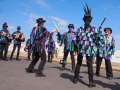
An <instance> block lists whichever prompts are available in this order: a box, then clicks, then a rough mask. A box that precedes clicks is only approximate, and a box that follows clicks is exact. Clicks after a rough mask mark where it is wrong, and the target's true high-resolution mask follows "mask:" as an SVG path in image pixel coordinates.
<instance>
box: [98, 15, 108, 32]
mask: <svg viewBox="0 0 120 90" xmlns="http://www.w3.org/2000/svg"><path fill="white" fill-rule="evenodd" d="M106 18H107V17H105V18H104V20H103V21H102V23H101V25H99V30H101V28H102V25H103V23H104V21H105V20H106Z"/></svg>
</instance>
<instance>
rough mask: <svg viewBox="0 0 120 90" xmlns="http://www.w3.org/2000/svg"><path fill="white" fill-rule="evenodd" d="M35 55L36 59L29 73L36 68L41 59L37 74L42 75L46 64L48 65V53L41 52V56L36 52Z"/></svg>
mask: <svg viewBox="0 0 120 90" xmlns="http://www.w3.org/2000/svg"><path fill="white" fill-rule="evenodd" d="M34 55H35V59H33V60H32V62H31V63H30V65H29V67H28V69H27V71H32V69H33V68H34V67H35V65H36V63H37V62H38V60H39V58H40V57H41V62H40V64H39V66H38V70H37V73H38V74H41V73H42V71H43V69H44V66H45V63H46V52H45V49H42V50H41V56H39V53H38V52H35V54H34Z"/></svg>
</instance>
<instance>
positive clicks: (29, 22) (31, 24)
mask: <svg viewBox="0 0 120 90" xmlns="http://www.w3.org/2000/svg"><path fill="white" fill-rule="evenodd" d="M26 23H28V24H29V27H31V28H32V27H34V26H35V21H34V20H32V18H29V19H28V21H27V22H26Z"/></svg>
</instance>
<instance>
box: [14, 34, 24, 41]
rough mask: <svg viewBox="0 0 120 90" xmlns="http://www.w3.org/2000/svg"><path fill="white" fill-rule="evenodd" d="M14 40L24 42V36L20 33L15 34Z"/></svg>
mask: <svg viewBox="0 0 120 90" xmlns="http://www.w3.org/2000/svg"><path fill="white" fill-rule="evenodd" d="M15 38H16V39H19V40H24V39H25V37H24V35H23V34H21V33H18V34H16V37H15Z"/></svg>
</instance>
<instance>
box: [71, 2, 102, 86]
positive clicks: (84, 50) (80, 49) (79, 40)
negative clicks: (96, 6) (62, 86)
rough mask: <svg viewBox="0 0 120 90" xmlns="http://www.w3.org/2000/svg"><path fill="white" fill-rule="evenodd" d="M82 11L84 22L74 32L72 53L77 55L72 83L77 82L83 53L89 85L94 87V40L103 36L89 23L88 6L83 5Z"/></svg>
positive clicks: (90, 18) (100, 39)
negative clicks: (73, 49)
mask: <svg viewBox="0 0 120 90" xmlns="http://www.w3.org/2000/svg"><path fill="white" fill-rule="evenodd" d="M86 6H87V3H86ZM84 11H85V15H84V18H83V21H84V22H85V24H84V25H83V26H81V27H79V28H78V30H77V32H76V45H75V52H74V55H77V65H76V68H75V72H74V74H75V75H74V81H73V83H74V84H76V83H77V80H78V77H79V73H80V67H81V65H82V60H83V56H84V55H85V56H86V59H87V66H88V75H89V76H88V78H89V87H95V86H96V84H95V83H94V81H93V67H92V60H93V56H94V55H95V46H96V40H99V41H102V40H103V38H102V37H101V34H100V31H99V30H97V29H96V28H95V27H93V26H91V25H90V23H91V21H92V17H91V10H89V8H88V6H87V10H86V8H85V7H84ZM98 38H99V39H98Z"/></svg>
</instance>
